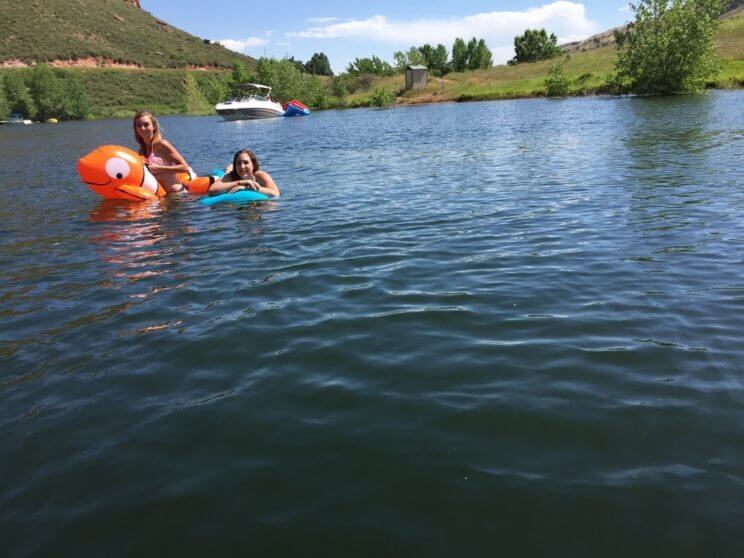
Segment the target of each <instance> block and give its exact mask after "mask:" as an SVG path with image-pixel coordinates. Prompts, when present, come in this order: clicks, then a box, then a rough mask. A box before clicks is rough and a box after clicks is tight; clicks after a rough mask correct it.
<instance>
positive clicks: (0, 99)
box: [0, 87, 10, 120]
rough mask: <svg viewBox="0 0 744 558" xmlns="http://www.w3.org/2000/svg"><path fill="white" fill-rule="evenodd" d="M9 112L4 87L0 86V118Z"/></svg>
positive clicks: (4, 117)
mask: <svg viewBox="0 0 744 558" xmlns="http://www.w3.org/2000/svg"><path fill="white" fill-rule="evenodd" d="M9 114H10V104H9V103H8V100H7V99H6V98H5V88H4V87H0V119H2V120H5V119H6V118H8V115H9Z"/></svg>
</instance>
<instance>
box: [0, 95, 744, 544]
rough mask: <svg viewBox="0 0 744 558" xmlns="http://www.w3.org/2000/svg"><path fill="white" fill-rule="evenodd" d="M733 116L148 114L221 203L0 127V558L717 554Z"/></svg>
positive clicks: (458, 111)
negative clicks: (274, 195)
mask: <svg viewBox="0 0 744 558" xmlns="http://www.w3.org/2000/svg"><path fill="white" fill-rule="evenodd" d="M741 101H742V93H741V92H736V93H714V94H710V95H705V96H699V97H693V96H691V97H683V98H675V99H570V100H563V101H560V102H553V101H547V100H530V101H518V102H499V103H477V104H450V105H439V106H427V107H410V108H400V109H396V110H390V111H382V112H381V111H367V110H350V111H343V112H341V111H326V112H321V113H317V114H314V115H312V116H311V117H309V118H307V119H300V120H289V119H276V121H275V122H271V123H255V124H256V125H255V126H254V125H253V124H254V123H238V124H234V123H221V122H219V120H218V119H216V118H165V119H163V120H164V121H165V122H164V125H165V127H166V129H167V130H168V138H169V139H170V140H171V141H173V143H174V144H175V145H177V146H178V148H179V151H181V152H182V153H183V154H184V155H185V156H186V158H187V160H188V161H189V163H190V164H191V165H192V166H193V167H194V168H195V169H197V171H200V170H204V169H211V168H214V167H215V166H218V165H221V164H222V163H224V161H227V160H229V158H230V156H231V155H232V153H233V152H234V150H235V147H236V146H248V147H251V148H253V149H255V150H256V151H257V153H258V154H259V156H260V157H261V161H262V167H265V168H266V169H267V170H268V171H269V172H270V173H271V174H272V176H273V177H274V178H275V179H276V180H277V183H278V184H279V185H280V187H281V188H282V194H283V195H282V198H281V199H279V200H277V201H272V202H267V203H263V204H258V205H252V206H242V207H234V206H216V207H211V208H207V207H204V206H202V205H200V204H198V203H197V202H196V201H195V200H194V199H192V198H190V197H189V196H174V197H172V198H168V199H166V200H162V201H159V202H155V203H152V204H129V203H125V202H117V201H101V200H98V199H96V198H95V197H93V195H92V194H91V193H90V192H89V191H88V189H87V188H85V187H84V186H83V185H81V184H80V183H79V181H78V179H77V177H76V175H75V173H74V165H73V162H74V161H75V160H76V159H77V157H79V156H80V155H81V154H84V153H87V152H88V151H90V150H91V149H92V148H93V147H95V146H96V145H99V144H102V143H114V144H116V143H121V144H125V145H128V144H129V142H130V141H131V125H130V123H129V122H128V121H121V122H119V121H109V122H86V123H70V124H61V125H59V126H55V127H51V126H49V127H44V126H39V127H33V129H32V130H25V131H20V133H19V134H14V132H13V131H9V130H4V129H0V153H6V154H8V157H6V158H5V159H4V160H3V175H2V177H0V196H2V198H3V203H2V204H0V231H2V235H0V269H1V270H2V272H0V359H1V360H2V366H0V429H1V431H0V434H1V435H0V456H1V457H2V459H0V476H1V477H2V478H3V480H4V483H3V485H2V487H1V488H0V540H2V541H3V545H4V547H3V548H4V549H7V550H6V553H8V554H9V555H13V556H25V555H48V554H54V553H55V551H56V552H57V553H58V551H59V549H60V548H75V549H76V553H78V554H83V555H94V556H97V555H101V554H111V553H113V554H115V555H117V554H119V555H122V556H125V555H126V556H130V555H136V554H143V553H148V552H150V553H151V552H152V548H154V547H156V546H158V547H159V546H164V545H166V544H167V545H169V548H173V549H174V553H178V554H209V555H210V556H213V555H233V554H234V549H235V548H237V547H238V545H239V546H240V547H241V548H250V549H252V550H255V553H256V554H260V555H272V556H276V555H292V556H296V555H298V554H302V553H307V549H308V548H311V549H314V548H323V549H324V553H325V554H329V555H344V556H346V555H350V554H352V555H356V554H360V553H361V554H368V555H371V556H381V555H399V554H403V553H404V552H406V551H407V550H409V549H410V551H411V552H413V551H417V552H419V553H423V554H426V555H447V556H452V555H458V554H463V553H465V554H475V555H480V554H489V553H493V548H494V544H493V541H494V540H497V541H499V543H498V548H499V549H500V550H501V551H502V552H503V553H505V554H514V555H520V556H529V555H535V556H539V555H544V553H545V548H546V545H547V544H550V545H551V546H554V547H556V548H560V549H561V552H562V553H564V554H570V555H579V556H580V555H604V554H607V553H608V550H607V549H608V548H609V547H608V545H607V542H608V541H611V542H612V544H611V545H610V547H611V548H612V550H610V551H609V553H610V554H616V555H618V556H635V555H647V554H649V549H650V548H653V549H659V548H663V549H665V550H667V552H666V553H667V554H669V555H674V556H696V555H703V554H713V555H722V556H738V555H740V554H741V550H742V547H741V536H740V525H741V521H742V520H744V517H742V510H741V505H740V503H741V500H742V497H744V492H743V491H742V486H744V484H743V482H744V478H742V470H744V450H742V446H741V443H740V440H741V439H742V436H744V421H742V411H741V409H742V408H744V407H742V404H744V382H742V379H741V374H740V368H741V367H740V363H741V361H742V358H743V357H744V355H743V354H742V347H744V343H742V342H743V341H744V338H742V319H741V316H742V315H744V283H743V282H742V279H741V263H742V261H741V260H742V257H741V239H742V238H744V220H743V219H742V213H743V212H744V189H743V188H742V187H741V186H742V181H741V176H742V174H741V161H742V160H744V134H743V133H742V124H741V123H742V122H744V103H742V102H741ZM259 128H260V130H259ZM205 130H209V131H210V133H209V134H205ZM259 131H260V133H258V132H259ZM300 146H301V148H300ZM19 154H23V157H20V156H19ZM21 159H22V160H21ZM6 172H9V173H10V174H11V175H13V176H19V177H23V179H24V180H25V182H23V183H24V184H27V187H25V188H19V187H17V184H15V183H14V184H11V183H9V182H8V181H7V178H6V174H5V173H6ZM29 192H33V193H35V194H36V195H29ZM495 503H497V504H495ZM212 509H214V510H216V511H217V514H216V515H214V514H212V515H214V517H217V518H218V519H217V520H214V521H212V520H211V519H209V517H211V515H210V514H209V513H207V512H210V511H211V510H212ZM597 510H602V513H597ZM205 513H206V515H205ZM164 518H167V520H166V519H164ZM122 525H127V529H128V536H127V537H126V538H125V539H122V538H121V536H120V533H121V526H122ZM182 525H190V526H193V529H191V530H190V531H189V533H187V534H185V535H184V533H183V532H182V529H181V526H182ZM224 541H229V543H228V542H224ZM613 550H614V552H613ZM117 551H118V552H117ZM657 553H658V552H657ZM662 554H664V552H663V551H662Z"/></svg>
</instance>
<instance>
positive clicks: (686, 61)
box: [615, 0, 724, 95]
mask: <svg viewBox="0 0 744 558" xmlns="http://www.w3.org/2000/svg"><path fill="white" fill-rule="evenodd" d="M632 8H633V10H634V12H635V21H634V22H632V23H630V24H629V25H628V27H627V29H626V30H625V31H623V32H616V33H615V38H616V44H617V49H618V57H617V62H616V63H615V68H616V70H617V80H619V81H620V82H625V83H626V84H627V87H628V89H629V90H630V91H632V92H634V93H642V94H652V95H668V94H674V93H689V92H696V91H700V90H701V89H703V88H704V86H705V82H706V79H707V78H708V77H709V76H711V75H713V74H715V72H716V64H715V45H714V43H713V37H714V34H715V31H716V28H717V26H718V20H717V17H718V15H720V14H721V12H722V11H723V8H724V2H723V1H722V0H672V1H671V2H668V1H667V0H640V1H639V3H638V4H635V5H632Z"/></svg>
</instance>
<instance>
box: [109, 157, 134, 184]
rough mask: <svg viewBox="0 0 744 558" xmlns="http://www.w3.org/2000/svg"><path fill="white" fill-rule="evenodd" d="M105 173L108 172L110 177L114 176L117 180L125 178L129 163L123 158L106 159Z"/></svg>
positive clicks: (127, 173)
mask: <svg viewBox="0 0 744 558" xmlns="http://www.w3.org/2000/svg"><path fill="white" fill-rule="evenodd" d="M106 174H108V175H109V176H110V177H111V178H115V179H117V180H121V179H122V178H126V177H127V175H129V163H127V162H126V161H125V160H124V159H119V158H118V157H113V158H112V159H109V160H108V161H106Z"/></svg>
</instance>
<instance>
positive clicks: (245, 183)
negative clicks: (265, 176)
mask: <svg viewBox="0 0 744 558" xmlns="http://www.w3.org/2000/svg"><path fill="white" fill-rule="evenodd" d="M255 184H256V181H255V180H248V179H247V178H245V179H243V180H216V181H215V182H214V184H212V185H211V186H210V187H209V195H210V196H216V195H217V194H225V193H227V192H232V191H235V192H237V191H238V190H246V189H248V190H256V189H257V187H256V186H255Z"/></svg>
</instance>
